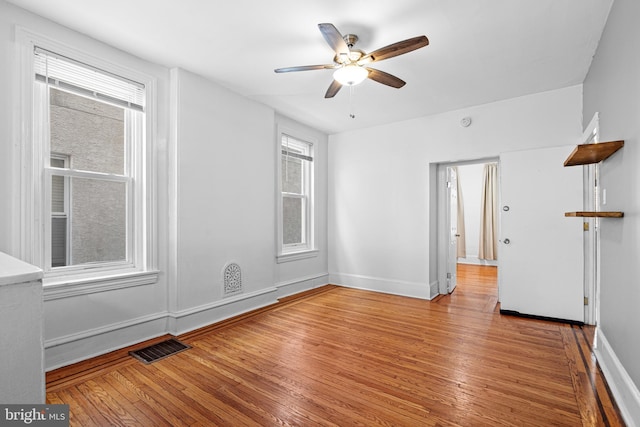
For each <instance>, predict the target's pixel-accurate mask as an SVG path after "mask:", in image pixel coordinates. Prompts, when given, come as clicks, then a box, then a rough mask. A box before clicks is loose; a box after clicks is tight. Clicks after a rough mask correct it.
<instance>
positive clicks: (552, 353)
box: [47, 265, 623, 426]
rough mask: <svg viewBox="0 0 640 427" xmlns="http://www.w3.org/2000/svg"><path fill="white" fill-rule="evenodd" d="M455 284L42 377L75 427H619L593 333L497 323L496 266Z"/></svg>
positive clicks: (224, 326)
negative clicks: (164, 354) (443, 291)
mask: <svg viewBox="0 0 640 427" xmlns="http://www.w3.org/2000/svg"><path fill="white" fill-rule="evenodd" d="M458 283H459V284H458V287H457V288H456V289H455V291H454V292H453V293H452V294H450V295H445V296H440V297H438V298H436V299H434V300H433V301H426V300H421V299H414V298H407V297H402V296H396V295H389V294H382V293H374V292H367V291H362V290H357V289H348V288H343V287H339V286H326V287H322V288H318V289H314V290H313V291H310V292H306V293H303V294H301V295H294V296H291V297H287V298H284V299H283V300H281V301H280V302H279V303H278V304H276V305H274V306H271V307H265V308H262V309H259V310H256V311H254V312H251V313H247V314H244V315H241V316H237V317H235V318H232V319H230V320H229V321H228V322H221V323H219V324H216V325H211V326H209V327H206V328H202V329H200V330H197V331H193V332H190V333H188V334H184V335H183V336H180V337H179V338H180V339H181V340H182V341H184V342H185V343H187V344H189V345H191V346H192V348H191V349H189V350H187V351H184V352H182V353H179V354H177V355H175V356H171V357H168V358H166V359H163V360H161V361H158V362H155V363H153V364H150V365H145V364H142V363H140V362H138V361H137V360H134V359H132V358H130V357H129V356H128V355H127V354H126V351H127V350H128V349H123V350H120V351H118V352H114V353H113V354H109V355H105V356H101V357H99V358H96V359H94V360H93V361H85V362H82V363H81V364H77V365H74V366H71V367H68V368H62V369H60V370H57V371H55V372H52V373H49V374H48V375H47V381H48V395H47V399H48V401H49V402H51V403H60V402H64V403H69V405H70V409H71V425H73V426H93V425H140V426H146V425H153V426H156V425H157V426H164V425H166V426H191V425H221V426H222V425H229V426H310V425H313V426H316V425H317V426H347V425H348V426H352V425H353V426H356V425H361V426H377V425H380V426H390V425H392V426H418V425H419V426H485V425H492V426H493V425H502V426H514V425H518V426H540V425H555V426H577V425H584V426H586V425H596V426H597V425H609V426H618V425H623V423H622V420H621V418H620V414H619V411H618V410H617V407H616V406H615V403H614V402H613V401H612V399H611V395H610V392H609V390H608V388H607V385H606V381H605V380H604V377H603V376H602V372H601V371H600V369H599V367H598V365H597V362H596V361H595V358H594V357H593V354H592V348H591V343H592V342H593V336H594V331H593V329H592V328H589V327H580V326H575V325H568V324H563V323H559V322H549V321H544V320H537V319H524V318H518V317H514V316H503V315H501V314H500V312H499V309H498V308H499V303H498V293H497V269H496V268H495V267H486V266H463V265H460V266H459V269H458ZM143 344H144V343H143ZM141 345H142V344H141ZM138 347H140V346H138Z"/></svg>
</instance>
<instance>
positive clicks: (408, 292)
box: [329, 273, 432, 300]
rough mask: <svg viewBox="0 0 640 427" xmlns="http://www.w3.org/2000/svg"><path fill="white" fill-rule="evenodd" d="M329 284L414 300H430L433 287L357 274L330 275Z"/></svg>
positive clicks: (425, 284) (426, 284)
mask: <svg viewBox="0 0 640 427" xmlns="http://www.w3.org/2000/svg"><path fill="white" fill-rule="evenodd" d="M329 283H334V284H336V285H340V286H344V287H347V288H354V289H363V290H367V291H374V292H382V293H385V294H393V295H401V296H406V297H412V298H420V299H427V300H430V299H431V298H432V296H431V286H432V284H428V283H419V282H407V281H403V280H394V279H385V278H381V277H371V276H361V275H357V274H343V273H330V274H329Z"/></svg>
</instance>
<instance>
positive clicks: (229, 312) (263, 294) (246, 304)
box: [167, 287, 278, 335]
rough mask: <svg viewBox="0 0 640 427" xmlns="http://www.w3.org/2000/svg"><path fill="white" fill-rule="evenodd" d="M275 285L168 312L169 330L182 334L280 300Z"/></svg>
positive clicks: (171, 332) (175, 333) (169, 331)
mask: <svg viewBox="0 0 640 427" xmlns="http://www.w3.org/2000/svg"><path fill="white" fill-rule="evenodd" d="M277 292H278V290H277V289H276V288H275V287H270V288H266V289H261V290H259V291H256V292H251V293H247V294H239V295H234V296H232V297H229V298H224V299H222V300H218V301H214V302H212V303H209V304H204V305H201V306H198V307H192V308H188V309H186V310H180V311H176V312H170V313H168V320H169V322H168V323H169V325H168V328H167V329H168V332H167V333H170V334H173V335H180V334H184V333H187V332H191V331H194V330H196V329H199V328H202V327H204V326H208V325H211V324H214V323H217V322H220V321H222V320H226V319H229V318H231V317H233V316H237V315H239V314H242V313H246V312H249V311H252V310H256V309H259V308H262V307H266V306H268V305H271V304H275V303H276V302H278V300H277Z"/></svg>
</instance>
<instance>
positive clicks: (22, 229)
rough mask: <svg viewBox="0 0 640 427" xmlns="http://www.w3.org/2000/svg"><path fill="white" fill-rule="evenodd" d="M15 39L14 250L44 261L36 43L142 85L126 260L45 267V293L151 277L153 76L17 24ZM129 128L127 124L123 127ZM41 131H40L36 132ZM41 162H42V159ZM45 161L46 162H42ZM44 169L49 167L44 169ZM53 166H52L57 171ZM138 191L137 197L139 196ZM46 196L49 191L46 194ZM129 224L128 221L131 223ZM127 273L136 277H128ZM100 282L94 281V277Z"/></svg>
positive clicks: (149, 280) (117, 285) (153, 271)
mask: <svg viewBox="0 0 640 427" xmlns="http://www.w3.org/2000/svg"><path fill="white" fill-rule="evenodd" d="M15 35H16V37H15V39H16V42H17V46H18V54H17V55H18V56H19V58H18V61H16V64H17V66H16V68H17V69H16V76H17V79H16V82H17V83H18V84H17V87H18V90H19V92H18V93H17V96H18V99H19V101H20V109H19V114H18V115H17V117H16V127H15V128H16V129H17V132H16V137H17V139H18V140H19V141H20V144H19V146H18V147H17V152H16V157H15V158H16V160H17V161H18V162H19V164H20V165H21V166H22V167H21V168H16V169H17V170H16V180H17V181H19V182H20V194H16V197H17V200H19V206H20V210H19V214H18V215H17V217H16V220H17V222H19V224H20V226H19V227H18V230H17V231H16V235H14V241H15V242H16V243H17V249H18V250H17V253H19V254H20V256H21V258H22V259H23V260H25V261H27V262H29V263H31V264H34V265H37V266H44V265H45V254H44V242H45V239H44V237H45V234H44V233H45V231H46V230H45V228H46V227H45V226H46V224H47V222H50V218H48V217H47V215H46V213H47V211H48V210H47V209H46V205H45V203H46V201H45V200H44V194H46V193H45V190H47V187H46V186H47V185H50V184H47V178H48V179H49V180H50V176H51V175H50V170H51V168H50V167H48V165H49V161H48V158H49V153H45V152H44V149H43V147H41V146H40V145H39V144H38V143H37V142H36V140H37V139H38V138H40V139H41V138H42V134H41V132H47V130H46V129H42V128H41V129H37V128H36V127H35V126H34V118H35V115H34V108H35V106H36V104H35V101H34V99H33V96H34V86H35V76H34V49H35V48H36V46H38V47H40V48H42V49H46V50H50V51H52V52H56V53H59V54H60V55H64V56H67V57H69V58H73V59H74V60H77V61H79V62H81V63H83V64H87V65H89V66H93V67H96V68H99V69H101V70H104V71H106V72H110V73H113V74H116V75H119V76H122V77H123V78H127V79H130V80H133V81H137V82H140V83H141V84H143V85H145V87H146V107H145V117H144V118H143V120H142V122H141V123H139V126H141V132H142V136H143V140H142V142H141V144H140V145H139V147H138V149H137V150H136V152H132V153H131V155H132V157H131V161H130V165H131V167H132V168H134V169H135V171H132V174H133V176H136V173H137V174H138V176H140V179H139V180H136V182H134V184H133V186H132V188H131V189H130V191H133V192H134V194H135V195H138V197H133V199H132V205H133V214H132V221H133V222H135V227H134V228H132V230H133V232H132V233H134V234H131V238H132V240H133V242H134V246H133V248H132V251H133V256H132V258H131V259H132V261H133V263H132V264H131V265H124V264H122V263H119V264H118V265H107V264H105V265H104V268H96V269H92V270H90V269H81V270H79V271H75V272H73V273H72V272H68V273H66V274H65V273H64V272H61V273H60V274H55V273H51V272H48V273H46V274H45V277H44V278H43V284H44V291H45V298H46V296H47V294H48V288H49V289H50V290H51V291H55V292H56V294H59V295H66V293H65V292H64V291H61V288H60V287H61V286H63V285H65V284H68V285H71V284H73V288H74V290H73V292H74V293H75V294H78V293H85V291H86V293H92V292H100V291H104V290H108V289H118V288H122V287H128V286H138V285H140V284H141V283H144V284H147V283H155V282H157V278H158V270H157V265H158V264H157V263H158V254H157V252H158V251H157V247H156V246H157V245H156V242H157V230H156V217H157V208H156V206H157V190H156V185H155V180H154V179H153V177H154V176H155V174H156V170H157V166H156V156H155V153H154V150H153V147H154V146H155V142H154V141H155V138H156V134H155V129H156V120H157V119H156V105H155V102H156V101H155V99H156V88H157V82H156V78H154V77H153V76H150V75H148V74H145V73H142V72H138V71H134V70H132V69H129V68H126V67H123V66H120V65H117V64H115V63H113V62H110V61H107V60H104V59H101V58H98V57H97V56H94V55H92V54H89V53H86V52H83V51H80V50H77V49H74V48H72V47H69V46H68V45H65V44H62V43H60V42H57V41H55V40H52V39H50V38H48V37H45V36H43V35H40V34H37V33H35V32H33V31H31V30H29V29H26V28H24V27H20V26H16V28H15ZM125 131H126V132H130V129H126V130H125ZM39 133H40V135H38V134H39ZM45 162H46V163H45ZM45 165H47V167H44V166H45ZM46 169H49V172H48V173H47V171H46ZM56 172H57V171H56ZM140 196H141V197H140ZM47 198H48V197H47ZM132 225H133V224H128V225H127V226H128V227H131V226H132ZM131 275H135V276H136V277H138V280H135V281H131V279H130V278H131ZM98 282H99V283H100V286H98V287H96V286H94V285H95V283H98Z"/></svg>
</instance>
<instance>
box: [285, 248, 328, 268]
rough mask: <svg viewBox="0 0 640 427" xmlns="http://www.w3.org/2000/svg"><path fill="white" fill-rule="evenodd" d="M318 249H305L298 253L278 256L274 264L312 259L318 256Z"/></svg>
mask: <svg viewBox="0 0 640 427" xmlns="http://www.w3.org/2000/svg"><path fill="white" fill-rule="evenodd" d="M318 252H319V251H318V249H305V250H302V251H298V252H288V253H284V254H280V255H278V256H277V257H276V262H277V263H278V264H281V263H283V262H289V261H297V260H300V259H305V258H313V257H317V256H318Z"/></svg>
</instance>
